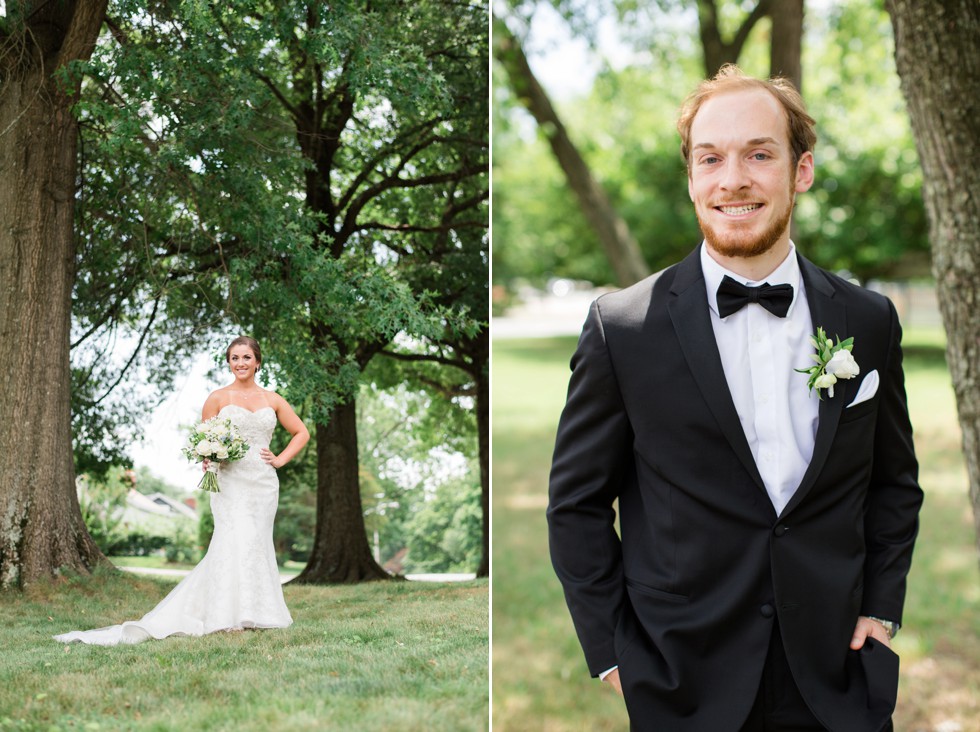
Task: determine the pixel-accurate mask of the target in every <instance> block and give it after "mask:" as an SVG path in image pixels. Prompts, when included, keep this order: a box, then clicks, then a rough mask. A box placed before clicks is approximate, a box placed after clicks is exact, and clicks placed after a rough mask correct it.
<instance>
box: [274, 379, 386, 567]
mask: <svg viewBox="0 0 980 732" xmlns="http://www.w3.org/2000/svg"><path fill="white" fill-rule="evenodd" d="M316 462H317V468H316V473H317V493H316V534H315V536H314V539H313V548H312V550H311V551H310V559H309V562H308V563H307V565H306V568H305V569H303V571H302V572H301V573H300V574H299V576H297V577H296V578H295V579H294V580H292V581H293V582H298V583H300V584H335V583H354V582H364V581H366V580H374V579H388V578H390V577H391V575H389V574H388V573H387V572H385V570H384V569H382V568H381V567H380V566H379V565H378V563H377V562H375V561H374V557H373V556H372V555H371V547H370V545H369V544H368V540H367V530H366V528H365V526H364V512H363V510H362V508H361V488H360V479H359V470H358V466H359V462H358V457H357V409H356V402H355V401H354V399H353V398H351V399H350V401H348V402H346V403H345V404H341V405H339V406H337V407H335V408H334V410H333V413H332V415H331V417H330V422H329V423H328V424H325V425H323V424H318V425H317V426H316Z"/></svg>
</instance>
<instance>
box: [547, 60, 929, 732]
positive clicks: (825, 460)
mask: <svg viewBox="0 0 980 732" xmlns="http://www.w3.org/2000/svg"><path fill="white" fill-rule="evenodd" d="M813 126H814V121H813V119H812V118H811V117H809V116H808V115H807V113H806V110H805V107H804V105H803V101H802V99H801V98H800V97H799V95H798V94H797V92H796V91H795V89H793V87H792V86H791V85H790V84H789V83H787V82H785V81H784V80H769V81H762V80H757V79H753V78H750V77H747V76H744V75H743V74H742V73H741V72H740V71H739V70H738V69H737V68H736V67H732V66H729V67H726V68H724V69H722V71H721V72H719V74H718V75H717V76H716V77H715V78H714V79H711V80H709V81H705V82H703V83H702V84H701V85H700V86H699V87H698V89H697V90H696V91H695V92H694V93H693V94H692V95H691V96H690V97H689V98H688V99H687V101H686V102H685V103H684V106H683V107H682V109H681V115H680V120H679V122H678V129H679V131H680V134H681V150H682V153H683V155H684V157H685V159H686V161H687V170H688V181H687V182H688V191H689V193H690V197H691V200H692V201H693V202H694V208H695V212H696V213H697V217H698V221H699V223H700V226H701V230H702V233H703V234H704V243H703V244H702V245H701V246H700V247H698V248H697V249H696V250H695V251H694V252H692V253H691V255H689V256H688V257H687V258H686V259H684V260H683V261H682V262H680V263H679V264H677V265H675V266H673V267H670V268H668V269H666V270H664V271H663V272H660V273H658V274H656V275H653V276H652V277H649V278H647V279H646V280H644V281H642V282H640V283H638V284H637V285H634V286H632V287H630V288H627V289H625V290H622V291H620V292H617V293H614V294H610V295H606V296H604V297H601V298H600V299H599V300H597V301H596V302H595V303H593V305H592V308H591V310H590V312H589V315H588V319H587V320H586V323H585V326H584V328H583V330H582V335H581V338H580V339H579V344H578V349H577V350H576V353H575V355H574V357H573V358H572V376H571V381H570V383H569V388H568V401H567V404H566V406H565V409H564V412H563V413H562V417H561V422H560V425H559V428H558V436H557V441H556V446H555V454H554V462H553V465H552V471H551V486H550V502H549V507H548V522H549V532H550V543H551V555H552V560H553V562H554V566H555V569H556V572H557V574H558V577H559V579H560V580H561V583H562V585H563V587H564V591H565V597H566V600H567V602H568V607H569V610H570V612H571V615H572V619H573V621H574V624H575V628H576V631H577V633H578V636H579V640H580V642H581V644H582V647H583V649H584V651H585V656H586V660H587V663H588V667H589V670H590V672H591V673H592V675H593V676H601V677H602V678H604V680H605V681H606V682H608V683H611V684H612V685H613V686H615V687H616V688H617V689H619V690H620V691H621V692H622V693H623V695H624V696H625V700H626V706H627V710H628V712H629V717H630V722H631V726H632V728H633V729H636V730H650V731H651V732H738V731H740V730H744V731H745V732H757V731H758V732H762V731H763V730H766V731H769V730H776V731H779V730H782V731H785V732H789V731H790V730H792V731H793V732H798V731H801V730H831V731H832V732H879V731H880V730H890V729H891V728H892V727H891V721H890V718H891V713H892V710H893V709H894V706H895V697H896V693H897V684H898V657H897V656H896V655H895V653H893V652H892V651H891V650H890V647H889V640H890V638H891V637H892V636H893V635H894V634H895V632H896V631H897V630H898V627H899V624H900V623H901V621H902V605H903V602H904V597H905V578H906V575H907V573H908V570H909V564H910V562H911V558H912V546H913V543H914V541H915V536H916V531H917V525H918V520H917V515H918V511H919V506H920V504H921V502H922V492H921V490H920V489H919V485H918V481H917V472H918V468H917V464H916V459H915V454H914V451H913V446H912V428H911V425H910V424H909V418H908V411H907V408H906V401H905V387H904V377H903V374H902V352H901V347H900V345H899V343H900V338H901V329H900V326H899V323H898V319H897V316H896V313H895V309H894V307H893V306H892V304H891V303H890V302H889V301H888V300H886V299H885V298H883V297H881V296H879V295H877V294H874V293H872V292H869V291H867V290H864V289H862V288H860V287H857V286H855V285H852V284H850V283H848V282H846V281H844V280H842V279H840V278H839V277H836V276H834V275H832V274H830V273H828V272H826V271H824V270H822V269H819V268H818V267H816V266H815V265H813V264H811V263H810V262H809V261H807V260H806V259H804V258H803V257H801V256H800V255H799V254H798V253H797V251H796V249H795V247H794V245H793V242H791V241H790V238H789V223H790V216H791V214H792V210H793V205H794V202H795V197H796V194H797V193H803V192H804V191H806V190H808V189H809V188H810V186H811V185H812V183H813V168H814V163H813V153H812V149H813V145H814V143H815V141H816V135H815V134H814V131H813ZM818 328H821V329H822V330H823V331H825V332H826V334H827V338H830V339H832V340H833V343H832V344H831V345H833V346H834V347H836V346H837V344H838V339H839V340H841V341H846V340H847V339H850V338H853V345H852V348H851V350H850V351H848V349H846V348H836V350H837V351H839V353H836V354H835V355H834V358H833V362H832V363H830V364H829V366H828V367H827V368H824V366H825V365H826V363H827V362H828V361H830V360H831V359H830V358H829V356H830V354H829V353H827V349H826V344H825V343H824V344H821V346H822V350H823V351H824V353H823V355H822V356H818V358H820V361H819V362H817V361H816V360H814V359H813V358H811V356H812V355H813V354H815V353H816V352H817V349H816V348H815V347H814V343H813V342H812V341H811V340H810V337H811V335H812V334H814V333H815V332H816V330H817V329H818ZM811 367H816V368H817V372H818V373H817V374H815V376H818V377H819V378H817V379H816V382H815V385H814V388H813V389H812V390H810V389H809V388H808V381H809V378H808V375H807V374H805V373H799V372H798V371H797V369H811ZM617 502H618V513H619V532H618V533H617V531H616V529H615V526H614V524H615V518H616V512H617Z"/></svg>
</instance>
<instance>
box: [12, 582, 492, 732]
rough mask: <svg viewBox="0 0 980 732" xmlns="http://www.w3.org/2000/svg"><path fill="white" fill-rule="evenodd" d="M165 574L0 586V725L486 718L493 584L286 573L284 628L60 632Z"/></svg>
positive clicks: (148, 591)
mask: <svg viewBox="0 0 980 732" xmlns="http://www.w3.org/2000/svg"><path fill="white" fill-rule="evenodd" d="M171 586H172V582H170V583H167V582H163V581H160V580H154V579H145V578H138V577H133V576H131V575H125V574H119V573H112V574H110V573H105V572H99V573H97V574H96V575H95V576H94V577H91V578H84V579H82V578H74V579H69V580H67V581H65V582H62V583H59V584H57V585H54V584H52V585H44V586H40V587H35V588H32V589H31V590H29V591H27V592H26V593H24V594H19V593H5V594H3V595H0V648H2V649H3V653H2V654H0V729H22V730H28V729H30V730H34V729H38V730H41V729H43V730H49V729H50V730H68V729H93V730H143V729H153V730H190V729H193V730H256V731H259V730H262V731H263V732H264V731H265V730H322V729H337V730H354V729H356V730H379V731H381V730H393V729H397V730H446V731H447V732H448V731H450V730H484V729H486V727H487V719H488V716H489V701H488V698H487V685H488V659H487V648H488V622H487V621H488V618H487V614H488V585H487V582H486V581H485V580H484V581H473V582H466V583H446V584H433V583H420V582H375V583H370V584H365V585H355V586H346V585H345V586H336V587H310V586H290V585H287V586H286V587H285V588H284V590H285V595H286V603H287V604H288V605H289V609H290V612H291V613H292V615H293V618H294V620H295V622H294V624H293V625H292V626H291V627H290V628H288V629H284V630H266V631H247V632H238V633H217V634H214V635H210V636H205V637H203V638H169V639H165V640H162V641H155V642H148V643H143V644H140V645H136V646H122V647H116V648H100V647H93V646H83V645H78V644H75V645H70V646H64V645H62V644H59V643H56V642H55V641H53V640H51V638H50V636H51V635H52V634H54V633H58V632H64V631H66V630H69V629H75V628H86V627H96V626H99V625H107V624H112V623H117V622H120V621H122V620H126V619H133V618H138V617H140V616H141V615H142V614H143V613H145V612H146V611H147V610H149V609H150V608H151V607H152V606H153V605H154V604H155V603H156V602H157V601H158V600H159V599H161V598H162V597H163V595H164V594H165V593H166V592H167V590H168V588H169V587H171Z"/></svg>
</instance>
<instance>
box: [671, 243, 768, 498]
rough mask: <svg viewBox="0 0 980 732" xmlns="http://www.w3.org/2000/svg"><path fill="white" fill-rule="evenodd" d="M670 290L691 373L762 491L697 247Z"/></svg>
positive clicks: (681, 340) (673, 317)
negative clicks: (715, 328)
mask: <svg viewBox="0 0 980 732" xmlns="http://www.w3.org/2000/svg"><path fill="white" fill-rule="evenodd" d="M670 292H671V294H672V295H673V296H674V297H673V298H672V299H671V300H670V301H669V302H668V304H667V312H668V313H669V314H670V320H671V322H672V323H673V325H674V331H675V332H676V333H677V339H678V341H680V344H681V351H682V352H683V353H684V358H685V359H686V360H687V364H688V367H689V368H690V369H691V374H692V375H693V376H694V380H695V382H697V385H698V388H699V389H700V390H701V394H702V395H703V396H704V399H705V401H706V402H707V404H708V407H709V408H710V409H711V412H712V413H713V414H714V416H715V419H716V420H718V425H719V426H720V427H721V431H722V433H723V434H724V435H725V437H726V438H727V439H728V442H729V443H730V444H731V446H732V449H733V450H734V451H735V454H736V455H738V459H739V460H741V461H742V464H743V465H744V466H745V469H746V470H748V471H749V475H751V476H752V479H753V480H754V481H755V482H756V483H757V484H758V486H759V488H760V489H762V490H763V491H764V490H765V484H764V483H763V482H762V476H761V475H760V474H759V469H758V467H756V464H755V460H754V459H753V457H752V450H751V449H750V448H749V443H748V441H747V440H746V439H745V432H744V431H743V430H742V423H741V422H740V421H739V419H738V412H737V411H736V410H735V403H734V402H733V401H732V395H731V392H730V391H729V390H728V382H727V381H726V380H725V371H724V369H723V367H722V365H721V356H720V355H719V353H718V344H717V342H716V341H715V334H714V331H713V330H712V328H711V316H710V312H709V310H708V299H707V294H706V293H705V289H704V275H703V274H702V272H701V259H700V250H699V249H695V250H694V253H693V254H692V255H690V256H688V257H687V258H686V259H684V261H682V262H681V263H680V264H679V265H678V267H677V274H676V276H675V278H674V282H673V285H672V286H671V289H670Z"/></svg>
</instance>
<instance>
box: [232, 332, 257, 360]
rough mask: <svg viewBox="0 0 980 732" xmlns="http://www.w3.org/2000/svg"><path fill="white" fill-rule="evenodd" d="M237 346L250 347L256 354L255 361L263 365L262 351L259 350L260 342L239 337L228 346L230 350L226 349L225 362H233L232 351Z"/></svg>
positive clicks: (246, 337) (247, 337)
mask: <svg viewBox="0 0 980 732" xmlns="http://www.w3.org/2000/svg"><path fill="white" fill-rule="evenodd" d="M235 346H248V347H249V348H251V349H252V353H254V354H255V360H256V361H258V362H259V363H262V349H261V348H259V342H258V341H257V340H255V339H254V338H250V337H249V336H238V338H236V339H235V340H233V341H232V342H231V343H229V344H228V348H226V349H225V361H231V349H232V348H234V347H235Z"/></svg>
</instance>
